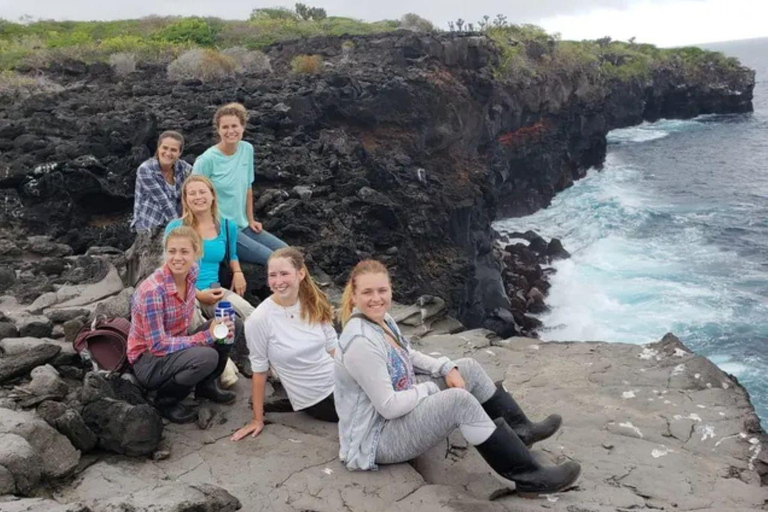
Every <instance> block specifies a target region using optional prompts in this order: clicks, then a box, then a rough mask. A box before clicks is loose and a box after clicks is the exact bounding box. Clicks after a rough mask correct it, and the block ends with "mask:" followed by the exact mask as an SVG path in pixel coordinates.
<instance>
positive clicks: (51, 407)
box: [37, 400, 98, 453]
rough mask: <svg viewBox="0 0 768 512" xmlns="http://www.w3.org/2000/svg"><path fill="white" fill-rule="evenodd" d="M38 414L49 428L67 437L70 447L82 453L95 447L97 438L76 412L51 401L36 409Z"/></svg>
mask: <svg viewBox="0 0 768 512" xmlns="http://www.w3.org/2000/svg"><path fill="white" fill-rule="evenodd" d="M37 414H39V415H40V416H41V417H42V418H43V419H44V420H45V421H46V422H47V423H48V424H49V425H50V426H52V427H54V428H55V429H56V430H58V431H59V432H61V433H62V434H64V435H65V436H67V439H69V441H70V442H71V443H72V445H73V446H74V447H75V448H77V449H78V450H80V451H81V452H82V453H87V452H89V451H91V450H92V449H93V448H95V447H96V443H97V442H98V438H97V437H96V434H94V433H93V431H91V429H89V428H88V426H87V425H86V424H85V421H83V418H82V416H80V414H78V412H77V411H76V410H74V409H72V408H70V407H68V406H66V405H64V404H62V403H59V402H54V401H51V400H48V401H45V402H43V403H41V404H40V405H39V406H38V407H37Z"/></svg>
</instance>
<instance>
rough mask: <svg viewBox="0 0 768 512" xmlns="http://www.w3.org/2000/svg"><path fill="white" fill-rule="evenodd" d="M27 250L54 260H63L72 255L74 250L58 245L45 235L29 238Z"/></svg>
mask: <svg viewBox="0 0 768 512" xmlns="http://www.w3.org/2000/svg"><path fill="white" fill-rule="evenodd" d="M25 249H26V250H27V251H29V252H31V253H34V254H38V255H40V256H50V257H54V258H61V257H63V256H69V255H70V254H72V248H71V247H70V246H68V245H64V244H60V243H56V242H54V241H53V240H51V237H49V236H44V235H38V236H31V237H29V239H28V241H27V245H26V247H25Z"/></svg>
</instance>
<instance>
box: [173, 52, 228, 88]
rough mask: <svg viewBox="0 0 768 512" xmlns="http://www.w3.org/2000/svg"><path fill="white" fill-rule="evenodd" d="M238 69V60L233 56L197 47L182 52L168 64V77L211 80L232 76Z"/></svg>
mask: <svg viewBox="0 0 768 512" xmlns="http://www.w3.org/2000/svg"><path fill="white" fill-rule="evenodd" d="M236 70H237V62H235V59H233V58H232V57H228V56H227V55H222V54H221V53H219V52H217V51H214V50H208V49H201V48H195V49H194V50H189V51H187V52H185V53H183V54H181V55H180V56H179V58H177V59H176V60H174V61H173V62H171V63H170V64H169V65H168V78H170V79H171V80H191V79H198V80H202V81H203V82H209V81H211V80H217V79H220V78H225V77H228V76H232V75H234V74H235V71H236Z"/></svg>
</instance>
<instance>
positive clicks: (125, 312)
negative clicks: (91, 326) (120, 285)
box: [88, 287, 134, 321]
mask: <svg viewBox="0 0 768 512" xmlns="http://www.w3.org/2000/svg"><path fill="white" fill-rule="evenodd" d="M133 292H134V289H133V288H132V287H128V288H125V289H124V290H122V291H121V292H120V293H118V294H117V295H115V296H114V297H110V298H108V299H106V300H103V301H101V302H99V303H98V304H97V305H96V308H95V309H94V310H93V313H91V316H90V318H89V319H88V320H89V321H91V320H93V319H94V318H96V317H99V316H106V317H107V318H118V317H119V318H126V319H130V317H131V297H132V296H133Z"/></svg>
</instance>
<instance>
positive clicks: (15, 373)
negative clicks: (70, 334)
mask: <svg viewBox="0 0 768 512" xmlns="http://www.w3.org/2000/svg"><path fill="white" fill-rule="evenodd" d="M59 352H61V347H59V346H56V345H49V344H44V345H38V346H36V347H33V348H31V349H30V350H28V351H26V352H23V353H21V354H18V355H14V356H12V357H9V356H6V357H3V358H0V383H3V382H5V381H8V380H11V379H13V378H16V377H20V376H22V375H25V374H26V373H27V372H29V371H30V370H32V368H35V367H37V366H40V365H41V364H45V363H47V362H48V361H50V360H51V359H53V358H54V357H56V356H57V355H58V354H59Z"/></svg>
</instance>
